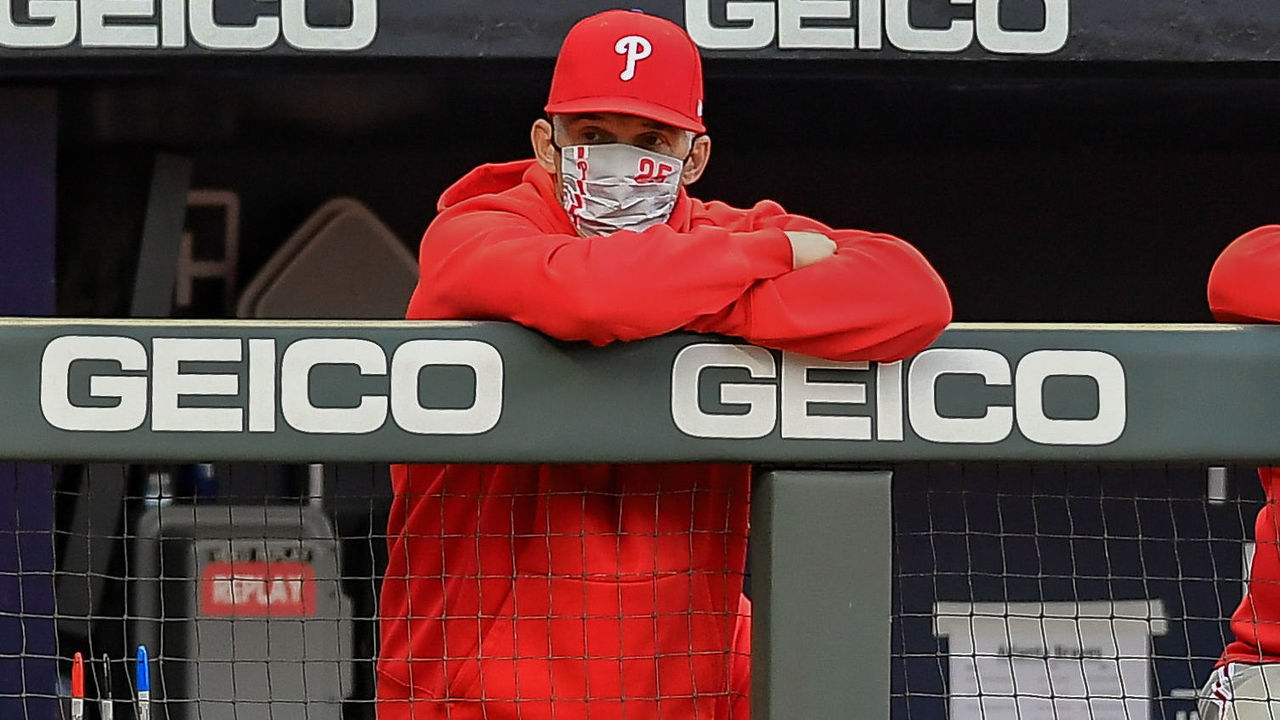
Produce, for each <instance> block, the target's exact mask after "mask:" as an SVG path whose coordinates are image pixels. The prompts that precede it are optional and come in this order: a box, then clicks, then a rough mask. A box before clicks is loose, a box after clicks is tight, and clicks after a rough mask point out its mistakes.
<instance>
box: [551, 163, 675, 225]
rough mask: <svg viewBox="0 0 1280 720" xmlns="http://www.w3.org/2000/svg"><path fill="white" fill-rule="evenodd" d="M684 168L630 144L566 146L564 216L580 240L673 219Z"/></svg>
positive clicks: (563, 181)
mask: <svg viewBox="0 0 1280 720" xmlns="http://www.w3.org/2000/svg"><path fill="white" fill-rule="evenodd" d="M683 169H684V161H683V160H680V159H679V158H674V157H671V156H669V155H663V154H661V153H655V152H649V151H647V150H642V149H640V148H638V147H635V146H634V145H626V144H623V143H609V144H607V145H570V146H568V147H565V148H563V149H561V151H560V174H561V185H562V188H563V190H564V209H565V212H567V213H568V214H569V219H570V220H572V221H573V224H574V226H575V227H577V228H578V232H579V233H581V234H582V235H603V234H606V233H611V232H613V231H615V230H635V231H637V232H638V231H641V230H645V229H647V228H651V227H653V226H654V225H659V224H661V223H664V222H666V221H667V219H668V218H670V217H671V212H672V210H674V209H675V207H676V198H677V196H678V195H679V193H680V172H681V171H682V170H683Z"/></svg>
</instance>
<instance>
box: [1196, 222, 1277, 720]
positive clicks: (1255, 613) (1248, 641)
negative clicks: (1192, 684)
mask: <svg viewBox="0 0 1280 720" xmlns="http://www.w3.org/2000/svg"><path fill="white" fill-rule="evenodd" d="M1277 278H1280V225H1267V226H1264V227H1260V228H1258V229H1256V230H1252V231H1250V232H1247V233H1245V234H1244V235H1242V236H1240V237H1239V238H1237V239H1236V240H1235V242H1233V243H1231V244H1230V245H1228V246H1227V248H1226V249H1225V250H1223V251H1222V254H1221V255H1220V256H1219V257H1218V261H1217V262H1215V263H1214V265H1213V270H1212V271H1210V273H1209V308H1210V309H1211V310H1212V311H1213V315H1214V317H1216V318H1217V319H1218V320H1221V321H1223V322H1243V323H1256V322H1270V323H1274V322H1280V286H1277V284H1276V280H1277ZM1258 478H1259V479H1260V480H1261V481H1262V489H1263V491H1264V492H1265V494H1266V503H1265V504H1264V505H1263V506H1262V510H1260V511H1259V512H1258V519H1257V521H1256V522H1255V523H1254V527H1253V533H1254V542H1255V545H1254V555H1253V564H1252V566H1251V567H1250V570H1249V585H1248V590H1247V591H1246V592H1245V595H1244V599H1243V600H1241V601H1240V607H1238V608H1236V612H1235V614H1234V615H1232V616H1231V632H1232V633H1233V634H1234V635H1235V640H1234V641H1232V642H1231V643H1229V644H1228V645H1227V647H1226V649H1225V650H1224V651H1223V652H1222V657H1221V659H1219V660H1218V664H1217V666H1216V667H1215V668H1214V671H1213V674H1212V675H1211V676H1210V678H1209V681H1208V683H1206V684H1205V687H1204V690H1203V691H1201V698H1200V718H1201V720H1280V525H1278V524H1277V520H1278V517H1277V514H1276V502H1277V501H1278V500H1280V467H1264V468H1258ZM1273 698H1274V699H1273Z"/></svg>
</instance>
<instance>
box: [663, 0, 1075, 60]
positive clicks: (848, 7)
mask: <svg viewBox="0 0 1280 720" xmlns="http://www.w3.org/2000/svg"><path fill="white" fill-rule="evenodd" d="M949 1H950V4H951V5H971V6H973V18H972V19H970V18H962V17H953V18H952V19H951V21H950V23H949V24H948V25H947V27H944V28H925V27H917V26H915V25H913V24H912V23H911V11H912V8H913V7H915V6H917V5H924V4H925V2H924V0H856V4H857V7H858V15H857V19H856V20H855V21H854V22H855V24H856V25H857V27H856V28H854V27H830V21H832V20H850V19H852V18H853V5H854V4H855V1H854V0H729V1H728V2H725V3H724V13H725V19H726V20H727V21H728V22H729V24H728V25H725V26H717V25H715V24H713V23H712V20H711V6H712V4H713V3H714V2H717V0H685V3H684V10H685V24H686V25H687V29H688V31H689V35H690V36H691V37H692V38H693V40H694V42H696V43H698V45H700V46H702V47H704V48H707V49H708V50H754V49H759V48H765V47H769V46H770V45H772V44H773V42H774V40H775V39H776V40H777V43H778V47H779V48H781V49H783V50H792V49H794V50H855V49H856V50H879V49H880V48H881V47H882V46H883V45H884V39H885V35H888V39H889V44H890V45H891V46H893V47H895V48H898V49H899V50H905V51H907V52H960V51H961V50H964V49H966V48H968V47H969V46H970V45H972V44H973V41H974V38H975V37H976V38H977V40H978V44H979V45H980V46H982V47H983V48H985V49H986V50H989V51H991V52H995V53H1006V54H1013V55H1047V54H1049V53H1054V52H1057V51H1059V50H1061V49H1062V48H1063V46H1065V45H1066V44H1067V33H1068V30H1069V27H1070V9H1069V7H1068V3H1069V0H1033V1H1035V2H1040V3H1042V4H1043V6H1044V27H1042V28H1040V29H1039V30H1010V29H1008V28H1006V27H1005V26H1004V25H1002V24H1001V21H1000V3H1001V0H949ZM937 4H938V3H936V2H935V3H934V5H935V6H936V5H937ZM810 21H817V23H813V22H810ZM824 22H825V23H827V26H825V27H822V26H818V23H824Z"/></svg>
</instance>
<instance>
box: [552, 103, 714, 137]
mask: <svg viewBox="0 0 1280 720" xmlns="http://www.w3.org/2000/svg"><path fill="white" fill-rule="evenodd" d="M544 109H545V110H546V111H547V112H548V113H550V114H552V115H567V114H576V113H605V112H611V113H622V114H624V115H635V116H637V117H642V118H647V119H649V120H656V121H658V122H660V123H664V124H666V125H671V126H673V127H678V128H680V129H681V130H691V131H693V132H696V133H703V132H706V131H707V127H706V125H703V124H702V121H701V120H695V119H694V118H691V117H688V116H685V115H683V114H681V113H678V112H676V111H675V110H672V109H671V108H669V107H664V106H662V105H656V104H654V103H648V102H644V101H643V100H637V99H635V98H630V97H591V98H578V99H575V100H565V101H562V102H558V103H551V104H549V105H547V106H546V108H544Z"/></svg>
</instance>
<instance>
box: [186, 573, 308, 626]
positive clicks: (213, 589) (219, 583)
mask: <svg viewBox="0 0 1280 720" xmlns="http://www.w3.org/2000/svg"><path fill="white" fill-rule="evenodd" d="M200 614H201V615H206V616H214V617H309V616H312V615H315V614H316V574H315V570H313V569H312V568H311V566H310V565H309V564H307V563H301V562H234V563H232V562H212V563H209V564H208V565H205V566H204V569H203V570H201V572H200Z"/></svg>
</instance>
